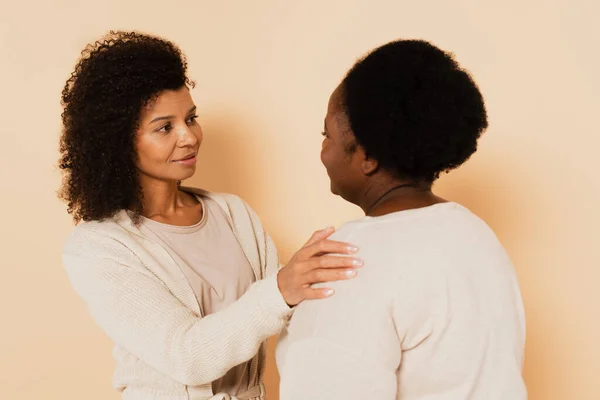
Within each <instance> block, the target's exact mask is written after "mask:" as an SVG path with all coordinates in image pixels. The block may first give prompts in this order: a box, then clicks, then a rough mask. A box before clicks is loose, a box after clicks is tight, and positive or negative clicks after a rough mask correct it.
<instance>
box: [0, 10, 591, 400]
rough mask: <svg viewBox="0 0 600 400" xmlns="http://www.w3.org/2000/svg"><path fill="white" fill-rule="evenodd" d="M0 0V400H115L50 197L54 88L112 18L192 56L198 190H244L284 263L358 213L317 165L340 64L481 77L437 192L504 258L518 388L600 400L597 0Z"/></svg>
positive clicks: (65, 223) (62, 217)
mask: <svg viewBox="0 0 600 400" xmlns="http://www.w3.org/2000/svg"><path fill="white" fill-rule="evenodd" d="M1 3H2V4H1V5H2V7H1V10H2V11H1V16H0V40H1V44H0V56H1V59H0V88H1V96H0V101H1V104H0V111H1V114H2V118H1V124H0V133H1V136H0V140H1V143H2V150H1V157H0V163H1V166H0V171H1V172H0V174H1V177H2V180H1V183H2V193H3V194H2V196H1V197H0V199H1V200H0V201H1V202H2V203H1V205H2V208H1V211H2V216H3V221H2V223H1V224H0V227H1V228H0V229H1V234H2V257H1V260H2V261H0V263H1V264H2V279H0V318H1V321H2V322H1V327H2V329H1V330H0V399H3V400H4V399H10V400H12V399H28V400H33V399H40V398H44V399H64V400H69V399H83V398H85V399H88V400H97V399H98V400H99V399H118V395H117V394H116V393H115V392H114V391H113V390H112V388H111V374H112V370H113V362H112V359H111V354H110V351H111V344H110V343H109V341H108V340H107V339H106V338H105V337H104V335H103V333H102V332H101V331H100V329H99V328H97V327H96V326H95V325H94V323H93V322H92V320H91V318H90V317H89V316H88V313H87V310H86V309H85V308H84V306H83V304H82V302H81V301H80V300H79V299H78V298H77V297H76V295H75V293H74V292H73V291H72V289H71V288H70V286H69V284H68V282H67V279H66V277H65V274H64V272H63V270H62V266H61V262H60V253H61V246H62V243H63V241H64V239H65V237H66V235H67V234H68V233H69V231H70V230H71V229H72V224H71V221H70V218H69V216H68V215H67V214H66V212H65V206H64V205H63V204H61V203H59V202H58V200H57V199H56V196H55V191H56V189H57V187H58V185H59V181H60V175H59V173H58V171H57V169H56V161H57V154H58V153H57V141H58V137H59V131H60V112H61V108H60V105H59V97H60V91H61V89H62V85H63V84H64V81H65V79H66V78H67V77H68V76H69V74H70V72H71V69H72V67H73V65H74V64H75V61H76V58H77V56H78V54H79V51H80V50H81V49H82V48H83V46H84V45H85V44H86V43H87V42H88V41H90V40H93V39H95V38H97V37H98V36H99V35H101V34H103V33H104V32H105V31H107V30H108V29H115V28H116V29H138V30H142V31H148V32H152V33H155V34H158V35H162V36H164V37H167V38H169V39H171V40H173V41H175V42H176V43H178V44H179V45H180V46H181V47H182V49H183V50H184V51H185V52H186V53H187V55H188V58H189V63H190V75H191V76H192V77H193V78H194V79H196V81H197V83H198V85H197V87H196V89H195V91H194V92H193V96H194V98H195V100H196V102H197V104H198V106H199V109H200V116H201V120H200V121H201V123H202V124H203V126H204V130H205V135H206V139H205V143H204V145H203V147H202V151H201V161H200V164H199V169H198V173H197V175H196V177H194V178H193V179H192V181H191V183H192V184H195V185H199V186H203V187H205V188H208V189H212V190H219V191H229V192H233V193H236V194H239V195H241V196H242V197H244V198H245V199H247V200H248V201H249V202H250V203H251V204H252V205H253V206H254V207H255V208H256V210H257V211H258V213H259V214H260V216H261V217H262V220H263V222H264V224H265V225H266V227H267V228H268V230H269V231H270V232H271V233H272V235H273V236H274V238H275V240H276V242H277V244H278V246H279V248H280V250H281V253H282V258H283V259H287V258H288V257H289V256H290V255H291V254H292V251H293V250H294V249H295V248H297V247H298V246H299V245H301V244H302V242H303V241H304V240H305V239H306V238H307V237H308V235H309V234H310V233H311V232H312V230H313V229H316V228H319V227H323V226H326V225H329V224H336V225H338V224H340V223H342V222H343V221H345V220H348V219H351V218H354V217H357V216H359V215H360V214H359V212H358V210H357V209H356V208H355V207H353V206H350V205H348V204H344V202H343V201H342V200H340V199H339V198H335V197H333V196H332V195H330V194H329V191H328V180H327V177H326V174H325V172H324V170H323V168H322V167H321V165H320V162H319V157H318V154H319V149H320V141H321V137H320V135H319V132H320V130H321V126H322V120H323V117H324V113H325V107H326V103H327V98H328V96H329V93H330V91H331V90H332V89H333V88H334V86H335V85H336V84H337V82H338V80H339V79H340V78H341V77H342V75H343V73H344V72H345V70H346V69H347V68H348V67H350V65H351V64H352V62H353V61H354V60H355V58H356V57H358V56H359V55H361V54H363V53H364V52H365V51H367V50H369V49H370V48H373V47H374V46H376V45H378V44H382V43H385V42H387V41H389V40H391V39H394V38H399V37H404V38H408V37H416V38H425V39H428V40H431V41H433V42H434V43H436V44H437V45H439V46H441V47H442V48H444V49H449V50H451V51H453V52H454V53H455V54H456V56H457V58H458V60H459V61H460V62H461V63H462V64H463V65H464V66H466V67H467V68H468V69H470V70H471V71H472V73H473V74H474V76H475V78H476V80H477V82H478V83H479V85H480V87H481V89H482V91H483V93H484V96H485V98H486V100H487V104H488V108H489V115H490V122H491V127H490V129H489V131H488V132H487V134H486V135H485V137H484V138H483V139H482V141H481V145H480V150H479V152H478V153H477V154H476V155H475V156H474V157H473V158H472V159H471V160H470V161H469V162H468V163H467V164H466V165H465V166H464V167H463V168H461V169H460V170H458V171H456V172H454V173H452V174H451V175H449V176H447V177H444V178H442V179H441V181H440V182H439V184H438V185H437V189H438V192H439V194H441V195H443V196H447V197H448V198H450V199H453V200H456V201H459V202H462V203H463V204H464V205H466V206H467V207H469V208H471V209H472V210H473V211H474V212H475V213H477V214H478V215H480V216H481V217H482V218H484V219H485V220H486V221H487V222H488V223H489V224H490V225H491V226H492V227H493V228H494V230H495V231H496V232H497V234H498V236H499V237H500V239H501V240H502V242H503V243H504V245H505V246H506V248H507V250H508V252H509V253H510V255H511V257H512V258H513V260H514V263H515V265H516V268H517V271H518V275H519V278H520V282H521V286H522V291H523V297H524V301H525V306H526V311H527V318H528V337H527V340H528V342H527V354H526V366H525V378H526V380H527V385H528V387H529V391H530V398H531V399H533V400H597V399H600V379H598V377H597V375H598V372H600V345H599V344H598V339H599V338H600V334H599V333H600V311H599V308H600V290H598V288H597V287H596V286H597V284H598V282H599V281H600V268H599V267H600V250H599V249H600V243H599V239H600V234H599V227H600V218H599V215H600V213H599V212H598V206H599V204H600V183H599V179H598V173H597V170H598V169H597V166H596V163H595V162H594V161H593V160H594V158H595V156H596V155H597V153H598V151H599V148H600V138H599V135H598V134H599V131H598V124H597V115H598V111H599V106H600V101H599V98H598V93H599V92H600V80H599V79H598V75H597V71H600V57H599V56H598V52H599V50H600V46H599V45H600V43H599V40H600V35H599V33H598V22H597V17H598V14H599V13H600V6H599V5H598V3H597V2H594V1H593V0H589V1H587V2H586V1H583V0H565V1H561V2H558V1H552V0H529V1H515V0H509V1H503V2H500V1H475V0H471V1H465V0H463V1H453V2H449V1H443V0H440V1H419V2H416V1H413V2H401V1H393V0H390V1H376V0H363V1H358V0H356V1H350V0H346V1H326V0H321V1H316V0H314V1H298V2H287V1H266V0H263V1H257V0H255V1H252V2H246V1H198V0H196V1H187V2H183V1H172V2H171V3H169V2H167V1H158V0H146V1H123V2H121V1H117V0H106V1H103V2H86V4H78V2H75V1H65V0H62V1H59V0H54V1H37V2H33V3H32V2H23V1H14V0H11V1H6V0H2V2H1ZM271 347H272V346H271ZM270 362H271V364H270V367H269V371H268V378H267V383H268V389H269V392H270V396H269V398H270V399H271V400H275V399H277V395H276V387H277V376H276V371H275V368H274V365H273V360H272V359H270Z"/></svg>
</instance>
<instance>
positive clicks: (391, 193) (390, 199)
mask: <svg viewBox="0 0 600 400" xmlns="http://www.w3.org/2000/svg"><path fill="white" fill-rule="evenodd" d="M444 201H445V200H444V199H441V198H439V197H437V196H435V195H434V194H433V192H432V191H431V183H429V182H422V181H411V180H397V179H390V180H386V181H384V182H376V183H372V184H371V185H369V186H368V187H367V189H366V190H365V192H364V195H363V199H362V201H360V203H359V204H358V206H359V207H360V208H362V210H363V212H364V213H365V215H367V216H370V217H377V216H381V215H385V214H390V213H393V212H398V211H404V210H409V209H414V208H421V207H427V206H430V205H433V204H436V203H441V202H444Z"/></svg>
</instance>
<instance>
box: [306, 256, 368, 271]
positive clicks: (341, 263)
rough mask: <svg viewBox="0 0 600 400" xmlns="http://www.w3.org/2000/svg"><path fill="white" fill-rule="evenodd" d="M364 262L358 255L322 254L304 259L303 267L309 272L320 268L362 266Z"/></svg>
mask: <svg viewBox="0 0 600 400" xmlns="http://www.w3.org/2000/svg"><path fill="white" fill-rule="evenodd" d="M363 264H364V262H363V260H361V259H360V258H356V257H341V256H320V257H313V258H311V259H310V260H308V261H304V262H303V263H302V264H301V265H302V267H301V268H302V269H303V270H304V271H306V272H308V271H310V270H314V269H320V268H345V267H348V268H360V267H362V266H363Z"/></svg>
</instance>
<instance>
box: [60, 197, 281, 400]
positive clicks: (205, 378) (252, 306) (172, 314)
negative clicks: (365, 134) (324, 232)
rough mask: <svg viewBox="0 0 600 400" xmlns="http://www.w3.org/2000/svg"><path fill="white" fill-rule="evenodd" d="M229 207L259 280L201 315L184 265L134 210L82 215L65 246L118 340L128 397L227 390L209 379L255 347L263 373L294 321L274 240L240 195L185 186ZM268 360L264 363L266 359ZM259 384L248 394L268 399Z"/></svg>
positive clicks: (77, 278) (200, 397)
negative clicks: (274, 339)
mask: <svg viewBox="0 0 600 400" xmlns="http://www.w3.org/2000/svg"><path fill="white" fill-rule="evenodd" d="M185 190H186V191H190V192H193V193H196V194H199V195H202V196H208V197H210V198H212V199H213V200H215V201H216V202H217V203H219V205H221V207H222V208H223V209H224V210H225V212H226V214H227V215H228V217H229V220H230V223H231V226H232V228H233V231H234V233H235V235H236V237H237V238H238V240H239V241H240V244H241V246H242V248H243V250H244V253H245V254H246V256H247V257H248V260H249V261H250V264H251V265H252V269H253V270H254V273H255V274H256V278H257V282H256V283H254V284H253V285H251V286H250V288H249V289H248V291H247V292H246V293H245V294H244V295H243V296H242V297H241V298H240V299H239V300H237V301H236V302H235V303H233V304H232V305H231V306H229V307H228V308H226V309H224V310H221V311H218V312H216V313H214V314H211V315H208V316H206V317H202V316H201V313H200V309H199V306H198V302H197V300H196V297H195V295H194V291H193V290H192V288H191V286H190V284H189V283H188V280H187V279H186V277H185V275H184V274H183V272H182V271H181V269H180V268H179V266H178V265H177V264H176V263H175V261H174V260H173V259H172V258H171V256H170V255H169V253H168V252H167V251H166V250H165V249H164V248H163V247H162V246H161V245H159V244H157V243H155V242H153V241H152V240H149V239H148V238H147V237H145V236H144V235H143V234H142V233H141V232H140V231H139V229H137V228H136V227H135V226H134V225H133V223H132V221H131V218H130V217H129V215H128V214H127V212H125V211H122V212H120V213H119V214H118V215H117V216H116V217H115V218H113V219H111V220H106V221H102V222H86V223H82V224H79V225H78V226H77V227H76V228H75V229H74V231H73V233H72V234H71V235H70V237H69V238H68V240H67V243H66V245H65V248H64V252H63V263H64V265H65V267H66V271H67V274H68V276H69V279H70V280H71V283H72V285H73V287H74V288H75V290H76V291H77V293H78V294H79V295H80V296H81V297H82V298H83V300H84V301H85V302H86V303H87V306H88V308H89V310H90V312H91V314H92V316H93V318H94V320H95V321H96V322H97V323H98V325H100V327H101V328H102V329H103V330H104V331H105V332H106V334H107V335H108V336H109V337H110V338H111V339H112V340H113V341H114V343H115V349H114V356H115V359H116V364H117V367H116V371H115V375H114V386H115V387H116V388H117V389H119V390H121V391H123V398H124V399H128V400H142V399H143V400H159V399H160V400H188V399H189V400H204V399H213V400H221V399H229V398H230V397H229V396H227V395H213V393H212V388H211V382H212V381H214V380H215V379H217V378H219V377H221V376H223V375H224V374H225V373H226V372H227V371H228V370H229V369H231V368H232V367H234V366H236V365H238V364H240V363H242V362H245V361H248V360H250V359H252V358H253V357H255V356H256V355H257V353H258V352H259V351H262V352H263V356H262V357H256V358H255V359H256V360H259V359H260V360H261V362H257V363H255V365H254V366H253V368H255V369H256V370H257V372H256V373H258V374H259V377H262V372H263V370H264V365H262V364H263V363H264V359H265V358H264V342H265V340H266V339H267V338H269V337H270V336H272V335H274V334H277V333H279V332H280V330H281V329H282V328H283V326H284V325H285V324H286V323H287V319H288V317H289V314H290V313H291V309H290V308H289V307H288V305H287V304H286V303H285V301H284V300H283V297H282V296H281V293H280V292H279V289H278V287H277V278H276V271H277V270H278V267H279V264H278V258H277V252H276V249H275V246H274V244H273V242H272V240H271V239H270V237H269V236H268V235H267V234H266V233H265V231H264V230H263V228H262V226H261V224H260V221H259V219H258V217H257V216H256V214H255V213H254V212H253V211H252V210H251V209H250V207H249V206H248V205H247V204H245V203H244V202H243V201H242V200H241V199H240V198H238V197H236V196H233V195H216V194H211V193H207V192H204V191H200V190H195V189H185ZM259 364H260V365H259ZM262 392H263V390H262V385H261V388H260V390H258V393H255V394H251V395H249V397H248V398H260V399H262V398H263V396H262Z"/></svg>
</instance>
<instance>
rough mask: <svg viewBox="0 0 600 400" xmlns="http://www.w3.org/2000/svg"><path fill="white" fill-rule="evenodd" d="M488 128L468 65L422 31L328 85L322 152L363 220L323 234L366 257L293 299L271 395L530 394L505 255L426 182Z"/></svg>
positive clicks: (291, 398) (465, 397) (466, 397)
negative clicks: (307, 295)
mask: <svg viewBox="0 0 600 400" xmlns="http://www.w3.org/2000/svg"><path fill="white" fill-rule="evenodd" d="M486 128H487V116H486V110H485V106H484V102H483V98H482V96H481V93H480V92H479V89H478V88H477V86H476V84H475V83H474V82H473V80H472V78H471V77H470V75H469V74H468V73H467V72H466V71H465V70H463V69H462V68H461V67H460V66H459V65H458V64H457V62H456V61H455V60H454V59H453V57H452V56H451V55H450V54H448V53H445V52H444V51H442V50H440V49H438V48H437V47H435V46H433V45H431V44H429V43H427V42H424V41H420V40H399V41H395V42H391V43H388V44H386V45H384V46H381V47H379V48H377V49H376V50H374V51H373V52H371V53H370V54H368V55H367V56H366V57H364V58H363V59H361V60H359V61H358V62H357V63H356V64H355V65H354V66H353V67H352V68H351V69H350V71H349V72H348V73H347V75H346V77H345V78H344V79H343V81H342V82H341V84H340V85H339V86H338V87H337V88H336V89H335V90H334V91H333V93H332V95H331V97H330V99H329V105H328V109H327V114H326V117H325V128H324V132H323V135H324V136H325V138H324V140H323V148H322V151H321V160H322V162H323V165H324V166H325V168H326V170H327V173H328V175H329V178H330V181H331V191H332V192H333V193H334V194H337V195H339V196H341V197H342V198H343V199H344V200H346V201H349V202H351V203H353V204H356V205H358V206H359V207H361V208H362V210H363V211H364V213H365V217H363V218H360V219H358V220H355V221H352V222H349V223H347V224H345V225H344V226H342V227H341V228H340V229H339V230H338V231H337V232H336V233H335V234H334V235H333V236H332V238H335V239H337V240H342V241H344V240H351V241H352V243H354V244H356V245H357V246H359V247H360V252H359V253H358V255H360V257H361V258H362V259H363V260H364V263H365V268H364V269H362V270H361V271H360V273H359V274H358V276H357V277H356V279H353V280H352V281H348V282H334V283H332V284H331V286H332V287H333V288H335V290H336V295H335V296H334V297H332V298H329V299H326V300H323V301H318V302H317V301H315V302H313V301H309V302H304V303H302V304H300V305H299V306H298V307H297V308H296V310H295V312H294V315H293V316H292V318H291V320H290V323H289V326H288V327H287V329H286V331H285V332H284V334H282V335H281V337H280V342H279V345H278V349H277V365H278V367H279V372H280V375H281V397H280V398H281V400H305V399H311V400H326V399H327V400H329V399H344V400H354V399H356V400H358V399H377V400H392V399H397V400H525V399H526V398H527V391H526V388H525V385H524V383H523V378H522V366H523V354H524V344H525V318H524V311H523V304H522V300H521V295H520V290H519V286H518V282H517V277H516V274H515V271H514V268H513V266H512V264H511V261H510V259H509V258H508V256H507V254H506V252H505V251H504V249H503V247H502V245H501V244H500V242H499V241H498V239H497V238H496V236H495V235H494V233H493V232H492V230H491V229H490V228H489V227H488V226H487V225H486V224H485V223H484V222H483V221H482V220H480V219H479V218H477V217H476V216H475V215H473V214H472V213H471V212H470V211H469V210H467V209H466V208H464V207H462V206H461V205H459V204H457V203H454V202H451V201H447V200H444V199H442V198H440V197H438V196H436V195H435V194H434V193H433V192H432V185H433V182H434V181H435V180H436V179H437V178H438V177H439V175H440V174H441V173H442V172H445V171H449V170H451V169H453V168H456V167H458V166H460V165H461V164H462V163H463V162H465V161H466V160H467V159H468V158H469V157H470V156H471V155H472V154H473V153H474V152H475V150H476V148H477V140H478V138H479V136H480V135H481V133H482V132H483V131H484V130H485V129H486ZM321 286H322V285H316V287H321Z"/></svg>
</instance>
